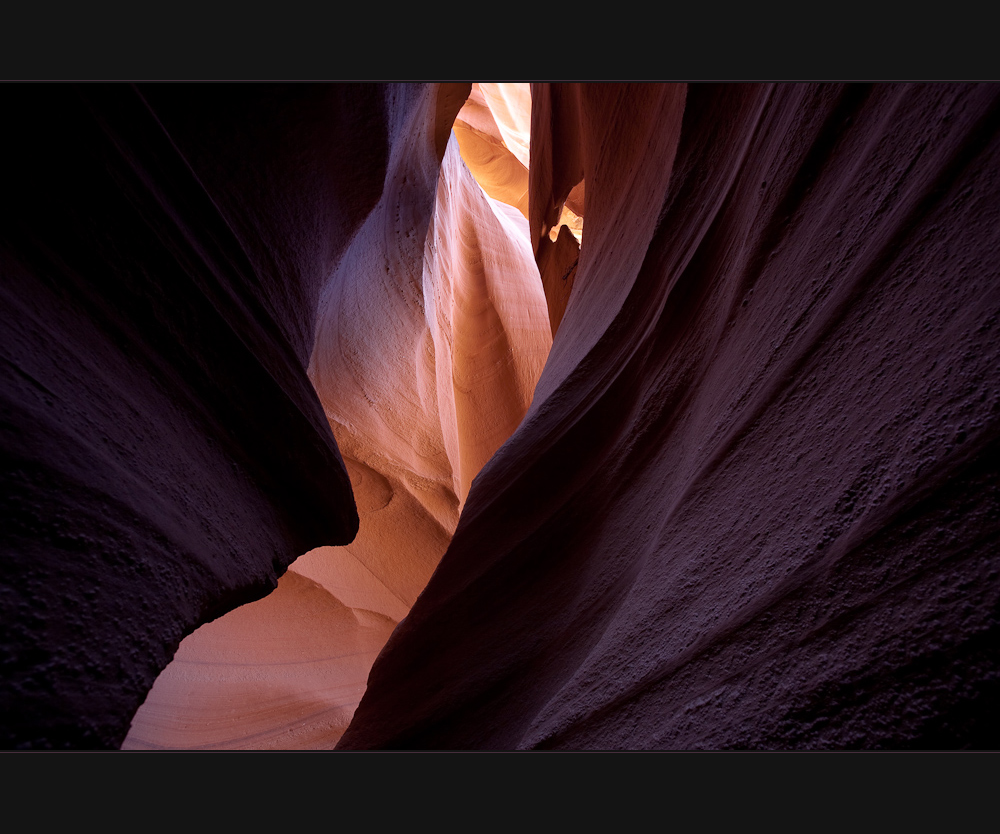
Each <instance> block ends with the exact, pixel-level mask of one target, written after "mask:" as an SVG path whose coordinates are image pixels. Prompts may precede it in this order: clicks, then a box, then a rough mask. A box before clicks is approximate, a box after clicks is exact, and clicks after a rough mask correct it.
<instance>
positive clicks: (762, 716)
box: [340, 84, 1000, 749]
mask: <svg viewBox="0 0 1000 834" xmlns="http://www.w3.org/2000/svg"><path fill="white" fill-rule="evenodd" d="M535 91H536V92H537V94H535V95H534V96H533V134H532V174H531V181H532V189H533V190H532V192H531V206H532V210H531V218H532V229H533V230H535V229H539V230H540V231H541V232H544V230H545V225H546V223H549V222H550V218H551V214H547V213H546V212H547V211H548V209H547V208H546V209H545V211H540V212H539V214H536V212H535V206H536V202H535V194H536V191H535V190H534V189H535V188H536V184H537V183H541V184H542V185H543V186H544V188H543V189H542V194H541V204H540V205H541V206H542V208H545V207H546V206H553V210H554V207H555V206H557V205H558V203H559V200H560V199H561V198H560V195H561V194H563V193H564V192H565V190H566V189H567V188H568V186H569V185H570V184H571V182H572V181H573V180H574V178H575V177H577V176H578V175H579V173H580V170H581V169H582V172H583V174H584V176H585V181H586V192H587V194H586V200H587V205H586V235H585V237H584V243H583V248H582V250H581V256H580V264H579V267H578V272H577V277H576V282H575V285H574V288H573V294H572V296H571V298H570V300H569V303H568V305H567V307H566V311H565V316H564V318H563V319H562V322H561V324H560V326H559V330H558V333H557V335H556V338H555V340H554V343H553V347H552V353H551V355H550V358H549V362H548V364H547V365H546V368H545V371H544V372H543V374H542V377H541V379H540V381H539V385H538V387H537V389H536V392H535V399H534V402H533V404H532V406H531V408H530V410H529V412H528V414H527V416H526V418H525V420H524V422H523V423H522V424H521V425H520V427H519V428H518V430H517V431H516V432H515V433H514V435H513V436H512V437H511V439H510V440H509V441H508V442H507V443H506V444H504V446H502V447H501V448H500V450H499V451H498V453H497V455H496V456H494V457H493V458H492V459H491V460H490V462H489V463H488V464H487V465H486V466H485V467H484V469H483V471H482V472H481V473H480V475H479V477H478V478H477V480H476V482H475V484H474V485H473V488H472V490H471V491H470V494H469V497H468V500H467V502H466V506H465V510H464V512H463V515H462V518H461V521H460V523H459V525H458V528H457V530H456V533H455V536H454V538H453V540H452V543H451V545H450V547H449V549H448V551H447V553H446V554H445V556H444V557H443V559H442V561H441V563H440V565H439V567H438V570H437V571H436V572H435V574H434V576H433V577H432V578H431V581H430V583H429V584H428V586H427V588H426V589H425V590H424V592H423V594H422V595H421V597H420V598H419V599H418V601H417V603H416V604H415V605H414V607H413V609H412V610H411V612H410V615H409V616H408V617H407V619H406V620H404V621H403V622H402V623H401V624H400V626H399V627H398V628H397V629H396V631H395V632H394V634H393V636H392V637H391V638H390V640H389V643H388V644H387V646H386V648H385V649H384V650H383V652H382V654H381V655H380V656H379V659H378V660H377V661H376V663H375V665H374V667H373V669H372V673H371V676H370V678H369V687H368V690H367V692H366V694H365V697H364V698H363V700H362V702H361V705H360V707H359V709H358V711H357V712H356V714H355V717H354V720H353V722H352V724H351V726H350V727H349V729H348V731H347V732H346V733H345V735H344V736H343V738H342V739H341V743H340V746H341V747H342V748H345V749H350V748H424V749H439V748H476V749H479V748H486V749H513V748H564V749H581V748H582V749H595V748H596V749H620V748H628V749H651V748H653V749H701V748H707V749H734V748H735V749H751V748H754V749H756V748H763V749H789V748H834V749H837V748H840V749H848V748H912V747H918V748H928V747H930V748H938V747H944V748H954V747H966V746H968V747H994V746H995V744H996V739H997V737H998V734H997V721H996V717H995V715H996V709H997V705H998V692H1000V690H998V679H1000V671H998V670H1000V662H998V661H1000V656H998V646H1000V633H998V623H997V614H996V612H997V610H998V602H1000V562H998V557H997V553H996V548H995V542H996V538H997V535H998V533H1000V506H998V505H1000V500H998V499H1000V484H998V471H1000V469H998V465H997V464H998V457H997V448H998V440H1000V375H998V373H997V368H998V367H1000V364H998V360H1000V355H998V354H1000V347H998V345H1000V343H998V341H997V338H996V327H997V322H998V320H1000V282H998V279H997V265H998V254H1000V222H998V221H1000V216H998V215H1000V177H998V176H997V172H998V171H1000V135H998V127H1000V106H998V104H1000V102H998V92H1000V91H998V88H997V87H995V86H993V85H930V86H925V85H894V84H884V85H881V84H880V85H873V86H869V85H847V86H843V85H805V84H803V85H797V84H796V85H756V84H754V85H733V86H726V85H719V86H717V85H692V86H691V87H690V88H688V90H687V93H686V100H685V95H684V91H683V89H682V88H679V89H675V90H668V89H663V88H659V87H656V86H627V87H626V86H622V87H618V86H617V85H600V86H599V87H598V88H596V89H595V88H590V87H587V86H583V87H579V88H570V89H568V90H567V89H564V88H557V89H548V88H536V90H535ZM567 101H569V102H570V104H571V105H572V106H569V107H568V106H566V102H567ZM543 102H545V104H544V107H543V106H540V105H541V104H542V103H543ZM682 107H683V121H681V118H680V117H681V111H682ZM546 109H547V110H548V112H546ZM567 110H568V111H569V112H570V114H571V118H570V117H567V116H566V112H567ZM624 114H627V118H626V117H625V115H624ZM567 122H570V123H573V124H577V125H579V131H578V132H577V133H576V134H575V135H574V134H573V133H572V131H571V130H569V129H568V128H567V129H566V130H564V131H563V132H562V133H559V131H561V130H563V129H562V126H563V125H564V124H566V123H567ZM539 130H541V131H542V132H541V134H540V136H539V141H540V143H541V145H542V146H543V147H544V142H545V141H546V137H547V136H549V135H550V134H552V135H555V134H557V133H558V135H560V136H564V137H566V138H563V139H561V140H559V141H558V142H553V143H552V149H553V150H552V154H551V158H552V159H553V163H552V164H553V165H554V166H555V165H556V160H557V159H562V160H572V159H574V158H576V157H575V153H576V156H578V157H579V158H580V160H581V164H580V167H579V168H574V167H573V166H572V165H568V164H564V168H569V169H572V170H571V171H570V173H571V174H572V176H570V175H566V174H565V171H564V172H563V173H559V170H558V169H556V168H553V170H552V171H545V170H541V171H539V172H537V174H536V171H535V167H534V166H536V165H538V164H539V160H544V159H545V158H546V156H545V155H544V154H542V153H539V152H537V151H536V144H535V139H536V135H537V134H536V131H539ZM574 139H575V141H576V142H577V143H578V144H577V145H575V146H574V145H573V140H574ZM678 139H679V145H677V144H676V143H677V141H678ZM574 147H576V148H578V149H579V150H578V152H575V151H574ZM675 147H676V158H675V157H674V149H675ZM556 149H558V150H559V151H560V152H561V153H560V154H556V153H555V150H556ZM559 164H563V163H559ZM546 195H550V198H549V199H546ZM551 195H554V198H553V197H552V196H551ZM533 239H535V240H537V239H538V235H537V233H536V234H535V237H534V238H533ZM459 623H460V624H461V627H457V624H459Z"/></svg>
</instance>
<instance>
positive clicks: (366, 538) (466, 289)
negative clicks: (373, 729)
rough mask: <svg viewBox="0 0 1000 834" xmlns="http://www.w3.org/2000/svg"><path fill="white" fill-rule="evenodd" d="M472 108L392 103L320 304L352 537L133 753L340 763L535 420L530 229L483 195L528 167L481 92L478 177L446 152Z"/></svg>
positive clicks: (213, 663) (196, 641)
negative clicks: (344, 739) (450, 558)
mask: <svg viewBox="0 0 1000 834" xmlns="http://www.w3.org/2000/svg"><path fill="white" fill-rule="evenodd" d="M521 86H522V88H523V89H522V90H521V93H522V96H521V99H522V100H520V101H518V100H515V101H514V103H519V104H520V105H521V107H522V108H524V112H522V111H520V110H517V109H516V108H514V107H512V106H511V105H510V104H505V102H504V101H503V99H500V105H505V106H500V105H497V104H494V107H497V109H498V119H499V122H500V124H504V125H510V127H509V128H508V134H507V135H508V136H511V135H512V131H513V130H516V129H517V128H518V123H517V122H515V120H514V117H515V116H520V123H521V130H522V132H523V134H524V144H525V146H526V144H527V133H528V130H529V121H528V120H529V119H530V98H529V97H528V87H527V85H521ZM495 88H496V85H492V86H488V87H486V88H485V89H486V90H487V92H488V93H489V92H492V91H493V90H494V89H495ZM469 92H470V90H469V89H468V87H466V89H464V90H457V89H456V90H454V91H449V96H450V97H449V99H448V102H449V103H450V104H449V106H451V107H452V109H451V110H450V111H449V112H447V113H446V115H445V116H443V117H442V116H440V115H439V109H438V102H440V101H441V96H440V95H439V94H438V91H437V90H436V89H435V88H433V87H428V88H424V89H405V88H404V90H400V91H398V92H395V93H394V94H393V95H392V96H390V98H389V112H388V121H389V127H390V136H391V137H392V138H391V150H390V156H389V163H388V168H387V171H386V178H385V185H384V187H383V190H382V195H381V198H380V200H379V202H378V204H377V205H376V206H375V208H374V209H373V210H372V211H371V213H370V214H369V215H368V217H367V219H366V221H365V223H364V224H363V226H362V227H361V228H360V229H359V230H358V232H357V233H356V234H355V236H354V238H353V239H352V240H351V242H350V244H349V246H348V248H347V250H346V251H345V254H344V256H343V257H342V258H341V260H340V262H339V264H338V266H337V268H336V269H335V270H334V271H333V273H332V274H331V276H330V277H329V279H328V281H327V282H326V283H325V285H324V287H323V290H322V292H321V294H320V299H319V311H318V315H317V328H316V339H315V344H314V348H313V352H312V360H311V363H310V367H309V374H310V378H311V379H312V381H313V383H314V385H315V387H316V390H317V392H318V394H319V397H320V401H321V402H322V404H323V408H324V411H325V413H326V416H327V419H328V420H329V422H330V425H331V428H332V429H333V433H334V435H335V437H336V440H337V444H338V446H339V448H340V450H341V452H342V454H343V456H344V459H345V461H346V464H347V470H348V473H349V474H350V476H351V483H352V485H353V489H354V495H355V499H356V501H357V506H358V513H359V516H360V526H359V531H358V535H357V537H356V538H355V539H354V541H352V542H351V543H350V544H348V545H345V546H342V547H337V548H319V549H317V550H313V551H310V552H309V553H307V554H305V555H303V556H302V557H301V558H300V559H298V560H297V561H296V562H295V563H293V565H292V566H291V568H290V569H289V571H288V573H286V574H285V575H284V576H283V577H282V578H281V579H280V580H279V582H278V587H277V589H276V590H275V592H274V593H273V594H272V595H270V596H269V597H267V598H266V599H264V600H261V601H260V602H257V603H253V604H250V605H246V606H243V607H242V608H240V609H238V610H237V611H234V612H232V613H231V614H229V615H228V616H226V617H223V618H220V619H218V620H216V621H214V622H212V623H209V624H208V625H206V626H204V627H202V628H201V629H199V630H198V631H197V632H195V633H194V634H192V635H191V636H190V637H188V638H187V639H186V640H185V641H184V642H183V643H182V644H181V647H180V649H179V651H178V654H177V656H176V658H175V660H174V661H173V662H172V663H171V665H170V666H168V667H167V669H166V670H165V671H164V673H163V674H162V675H161V676H160V678H159V679H158V680H157V682H156V685H155V686H154V688H153V690H152V691H151V693H150V695H149V697H148V698H147V700H146V702H145V703H144V704H143V706H142V708H141V709H140V710H139V712H138V713H137V715H136V717H135V719H134V720H133V722H132V728H131V730H130V732H129V735H128V737H127V738H126V740H125V743H124V747H125V748H126V749H158V748H178V747H181V748H199V749H200V748H235V749H239V748H252V749H261V748H288V747H333V746H334V744H335V743H336V742H337V740H338V739H339V737H340V735H341V733H343V731H344V729H346V727H347V724H348V722H349V721H350V718H351V716H352V715H353V711H354V708H355V707H356V706H357V704H358V701H359V700H360V698H361V695H362V694H363V693H364V689H365V681H366V679H367V676H368V671H369V669H370V667H371V664H372V662H373V661H374V659H375V656H376V655H377V654H378V652H379V651H380V649H381V648H382V646H383V645H384V643H385V642H386V640H387V639H388V637H389V634H390V633H391V631H392V629H393V628H394V627H395V625H396V624H397V623H398V622H399V621H400V620H401V619H402V618H403V617H405V616H406V614H407V613H408V611H409V609H410V606H411V605H412V604H413V602H414V600H415V599H416V598H417V596H418V594H419V593H420V591H421V590H422V589H423V587H424V585H426V584H427V580H428V579H429V578H430V575H431V573H432V571H433V570H434V568H435V566H436V565H437V562H438V560H439V559H440V557H441V554H443V553H444V551H445V549H446V548H447V546H448V542H449V541H450V539H451V534H452V533H453V532H454V530H455V525H456V524H457V523H458V518H459V513H460V511H461V507H462V505H463V503H464V501H465V497H466V495H467V494H468V490H469V485H470V483H471V481H472V478H473V477H474V476H475V474H476V473H477V472H478V471H479V469H480V468H481V467H482V466H483V464H484V463H485V462H486V461H487V460H488V459H489V458H490V456H491V455H492V454H493V452H495V451H496V449H497V448H498V447H499V446H500V444H501V443H503V441H504V440H506V439H507V437H508V436H509V435H510V433H511V432H512V431H513V430H514V429H515V428H516V426H517V424H518V422H519V421H520V420H521V418H522V417H523V416H524V413H525V411H526V410H527V407H528V405H529V404H530V402H531V396H532V392H533V390H534V387H535V383H536V382H537V380H538V377H539V375H540V374H541V371H542V367H543V365H544V363H545V359H546V356H547V355H548V351H549V347H550V345H551V343H552V336H551V330H550V327H549V320H548V313H547V308H546V302H545V296H544V293H543V290H542V285H541V282H540V280H539V273H538V269H537V267H536V266H535V262H534V257H533V253H532V249H531V244H530V240H529V234H528V220H527V217H526V216H523V215H522V214H520V213H519V211H518V209H517V208H516V205H510V204H507V203H505V202H503V201H502V199H493V198H491V197H490V196H488V194H487V193H486V192H485V191H484V187H485V189H488V190H489V191H490V192H493V193H500V192H501V189H500V188H498V187H497V186H498V183H503V182H506V181H507V180H508V179H509V178H508V177H507V176H506V173H505V165H506V167H508V168H509V167H518V168H520V170H521V172H523V181H524V182H523V185H524V189H525V190H526V188H527V168H526V166H525V165H523V164H522V163H520V162H518V161H517V159H516V158H515V157H514V156H513V154H512V153H511V152H510V151H508V150H506V146H505V144H504V141H503V140H502V139H501V133H500V129H499V125H498V123H497V119H494V117H493V115H492V112H491V111H490V109H489V106H488V105H487V104H486V103H485V102H484V100H483V98H482V93H481V88H480V87H479V85H475V87H474V88H473V89H472V91H471V93H472V95H471V97H470V101H469V102H468V103H467V104H466V105H464V106H463V107H462V111H461V112H460V113H459V115H458V118H459V120H461V121H460V122H457V123H459V124H464V123H465V122H464V119H466V118H474V119H475V121H476V124H477V125H478V126H479V127H478V131H479V132H478V134H476V135H475V136H467V137H464V138H463V142H462V144H463V145H464V147H465V153H466V155H467V156H469V157H470V158H471V159H473V160H474V161H473V163H472V170H473V171H475V172H476V175H477V176H478V178H479V179H478V181H477V179H476V178H474V176H473V174H472V173H471V172H470V168H469V167H467V166H466V163H465V162H464V161H463V158H462V154H461V153H460V147H459V142H458V140H457V137H455V136H452V137H451V138H450V139H446V140H444V141H445V142H446V144H445V146H444V148H442V147H441V138H440V135H439V134H440V132H441V131H440V126H441V125H442V124H443V125H444V127H445V131H444V132H445V135H446V136H447V133H448V128H449V126H450V124H451V121H452V120H454V119H455V113H454V106H455V105H456V104H457V105H462V96H464V95H465V94H466V93H469ZM477 109H478V110H479V111H480V112H475V110H477ZM470 111H473V115H472V116H470V115H469V113H470ZM513 135H515V136H516V135H517V134H513ZM508 141H510V142H511V144H514V141H513V140H512V139H508ZM515 147H516V145H515ZM442 151H443V155H442ZM484 151H486V152H488V154H489V156H490V161H491V165H490V166H489V167H488V168H487V167H484V166H483V165H480V164H477V162H476V160H481V159H482V158H483V156H484V153H483V152H484ZM525 161H527V160H526V159H525ZM480 183H482V184H483V185H482V186H481V185H480ZM500 196H501V197H503V198H506V199H509V200H510V202H511V203H513V204H516V203H517V202H518V200H519V196H523V195H513V196H511V195H510V194H504V193H501V194H500ZM522 202H523V200H522ZM307 612H308V613H307Z"/></svg>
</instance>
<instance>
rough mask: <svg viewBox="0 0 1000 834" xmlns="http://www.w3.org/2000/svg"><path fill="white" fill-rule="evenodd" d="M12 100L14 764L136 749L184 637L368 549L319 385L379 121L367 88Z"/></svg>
mask: <svg viewBox="0 0 1000 834" xmlns="http://www.w3.org/2000/svg"><path fill="white" fill-rule="evenodd" d="M2 97H3V100H4V111H5V114H6V115H7V118H8V122H7V123H8V125H10V126H11V129H10V130H9V131H8V132H7V135H6V139H5V143H6V145H5V147H6V149H7V163H6V165H5V167H4V171H3V174H2V178H3V179H2V183H0V193H2V194H3V201H2V203H3V220H2V228H3V231H2V233H0V235H2V237H0V279H2V280H0V296H2V301H0V362H2V365H3V368H4V373H3V377H2V379H3V385H2V389H0V413H2V415H3V419H2V421H0V449H2V454H3V465H2V467H0V502H2V504H0V506H2V508H3V509H2V519H3V523H2V524H0V549H2V553H3V566H4V567H3V574H2V577H0V616H2V622H3V625H4V628H3V637H2V638H0V680H2V681H3V684H2V687H0V716H2V717H0V746H3V747H5V748H20V747H33V748H74V749H85V748H105V747H118V746H119V745H120V744H121V743H122V740H123V739H124V737H125V735H126V733H127V731H128V728H129V721H130V719H131V717H132V715H133V714H134V713H135V711H136V709H137V708H138V706H139V705H140V704H141V703H142V701H143V699H144V698H145V697H146V694H147V692H148V691H149V689H150V687H151V686H152V684H153V681H154V680H155V678H156V676H157V674H158V673H159V672H160V671H161V670H162V669H163V668H164V667H165V666H166V665H167V663H168V662H169V661H170V659H171V657H172V656H173V654H174V652H175V650H176V648H177V646H178V644H179V643H180V641H181V639H182V638H183V637H184V636H185V635H186V634H188V633H190V632H191V631H192V630H193V629H194V628H196V627H197V626H198V625H200V624H202V623H204V622H206V621H209V620H212V619H213V618H215V617H217V616H219V615H220V614H222V613H224V612H226V611H228V610H230V609H232V608H235V607H236V606H238V605H240V604H242V603H244V602H247V601H249V600H251V599H255V598H259V597H261V596H263V595H265V594H266V593H268V592H269V591H271V590H272V589H273V588H274V587H275V585H276V582H277V577H278V575H280V574H281V573H283V572H284V570H285V569H286V567H287V566H288V565H289V564H290V563H291V562H292V561H293V560H294V559H295V558H296V557H297V556H298V555H300V554H301V553H303V552H304V551H307V550H309V549H311V548H314V547H316V546H318V545H321V544H331V543H338V542H339V543H343V542H348V541H350V540H351V539H352V538H353V537H354V535H355V532H356V530H357V524H358V519H357V514H356V512H355V508H354V502H353V499H352V497H351V490H350V484H349V481H348V476H347V472H346V471H345V469H344V465H343V463H342V461H341V458H340V455H339V453H338V451H337V447H336V443H335V441H334V437H333V435H332V433H331V432H330V428H329V425H328V423H327V421H326V419H325V416H324V414H323V410H322V408H321V406H320V403H319V400H318V398H317V397H316V393H315V391H314V390H313V387H312V385H311V384H310V381H309V379H308V376H307V373H306V366H307V363H308V360H309V354H310V349H311V346H312V335H313V324H314V316H313V311H314V310H315V309H316V306H317V302H318V298H319V293H320V288H321V285H322V281H323V279H324V278H325V276H326V275H327V274H328V273H329V270H330V269H332V268H333V266H334V265H335V263H336V262H337V260H338V258H339V256H340V254H341V252H342V250H343V248H344V246H345V245H346V243H347V241H348V239H349V237H350V235H351V234H353V232H354V231H355V230H356V229H357V228H358V226H359V225H360V224H361V222H362V221H363V220H364V218H365V216H366V215H367V214H368V212H369V211H370V210H371V208H372V207H373V206H374V205H375V203H376V202H377V200H378V198H379V191H380V188H381V183H382V179H383V173H382V172H384V170H385V165H386V161H387V154H386V149H385V142H384V138H383V137H385V135H386V122H385V107H384V102H383V96H382V92H381V91H380V89H379V88H377V87H373V86H366V85H358V86H354V87H350V88H347V87H337V86H326V85H319V86H304V85H296V86H290V87H286V86H282V85H273V86H272V85H268V86H254V85H246V86H243V85H237V86H216V85H196V86H187V85H182V86H177V87H175V86H171V85H153V86H150V87H145V88H136V87H133V86H130V85H80V86H77V85H41V86H39V85H23V86H19V85H7V86H5V87H4V89H3V92H2ZM331 147H337V148H338V153H336V154H331V153H330V148H331Z"/></svg>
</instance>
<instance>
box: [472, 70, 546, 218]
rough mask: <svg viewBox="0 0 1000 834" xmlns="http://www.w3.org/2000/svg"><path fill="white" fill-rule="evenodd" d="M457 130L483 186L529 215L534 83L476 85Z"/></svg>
mask: <svg viewBox="0 0 1000 834" xmlns="http://www.w3.org/2000/svg"><path fill="white" fill-rule="evenodd" d="M453 130H454V134H455V137H456V138H457V140H458V144H459V148H460V150H461V154H462V159H463V160H464V162H465V164H466V167H468V169H469V171H470V172H471V173H472V175H473V176H474V177H475V179H476V181H477V182H478V183H479V184H480V186H482V188H483V190H484V191H485V192H486V193H487V194H488V195H489V196H490V197H493V198H494V199H496V200H499V201H501V202H503V203H507V204H508V205H511V206H515V207H516V208H517V209H518V210H519V211H520V212H521V214H523V215H524V217H525V218H527V217H528V166H529V163H530V153H529V144H530V130H531V90H530V87H529V85H527V84H479V83H476V84H473V85H472V91H471V92H470V93H469V98H468V100H467V101H466V102H465V104H464V105H463V106H462V109H461V110H460V111H459V113H458V116H457V117H456V119H455V125H454V129H453Z"/></svg>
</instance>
